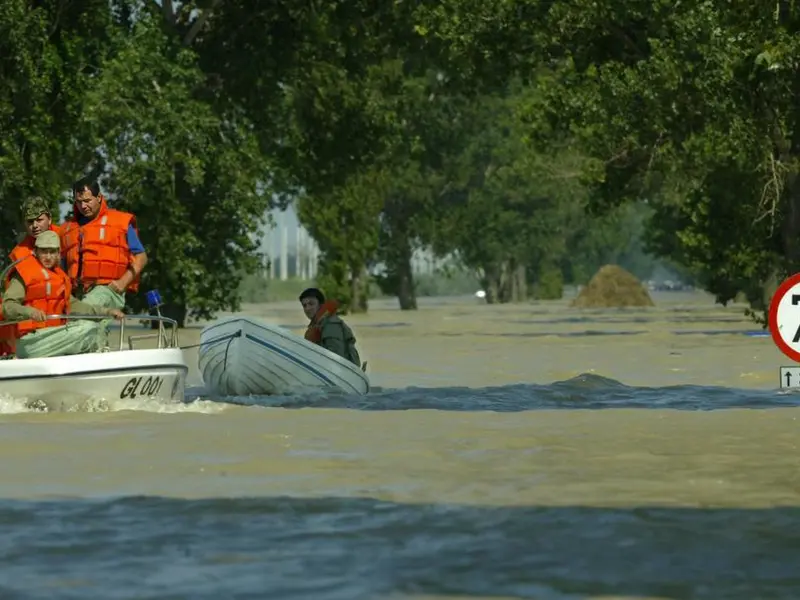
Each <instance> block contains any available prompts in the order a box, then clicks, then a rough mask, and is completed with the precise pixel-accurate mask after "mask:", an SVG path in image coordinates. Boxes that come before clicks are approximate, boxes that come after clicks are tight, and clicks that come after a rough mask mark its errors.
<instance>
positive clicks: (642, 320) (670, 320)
mask: <svg viewBox="0 0 800 600" xmlns="http://www.w3.org/2000/svg"><path fill="white" fill-rule="evenodd" d="M495 320H498V321H507V322H508V323H526V324H532V325H544V324H551V325H554V324H557V323H664V322H667V323H750V324H752V322H750V321H749V320H748V319H747V318H746V317H712V316H709V317H693V316H688V315H684V316H680V317H666V316H665V317H661V318H659V317H657V316H652V317H644V316H643V317H636V316H630V317H604V316H602V315H597V316H595V317H586V316H576V317H553V318H551V319H503V318H502V317H500V318H496V319H495Z"/></svg>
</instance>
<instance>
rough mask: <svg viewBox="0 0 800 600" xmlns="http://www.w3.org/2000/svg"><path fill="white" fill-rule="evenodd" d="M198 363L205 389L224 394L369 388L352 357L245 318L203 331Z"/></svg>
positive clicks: (357, 391)
mask: <svg viewBox="0 0 800 600" xmlns="http://www.w3.org/2000/svg"><path fill="white" fill-rule="evenodd" d="M198 367H199V369H200V372H201V374H202V376H203V381H204V383H205V386H206V388H207V389H208V390H209V391H210V392H212V394H217V395H222V396H272V395H292V394H298V393H304V392H311V391H320V390H322V391H331V392H343V393H348V394H366V393H367V392H369V378H368V377H367V375H366V374H365V373H364V372H363V371H362V370H361V369H360V368H359V367H357V366H356V365H354V364H353V363H351V362H350V361H348V360H346V359H344V358H342V357H340V356H338V355H336V354H333V353H332V352H329V351H328V350H326V349H325V348H322V347H321V346H318V345H317V344H313V343H311V342H309V341H307V340H305V339H304V338H302V337H300V336H297V335H295V334H293V333H292V332H290V331H288V330H286V329H284V328H282V327H278V326H275V325H268V324H265V323H261V322H259V321H255V320H253V319H249V318H246V317H230V318H227V319H223V320H220V321H218V322H217V323H214V324H212V325H208V326H206V327H205V328H204V329H203V331H202V332H201V334H200V350H199V358H198Z"/></svg>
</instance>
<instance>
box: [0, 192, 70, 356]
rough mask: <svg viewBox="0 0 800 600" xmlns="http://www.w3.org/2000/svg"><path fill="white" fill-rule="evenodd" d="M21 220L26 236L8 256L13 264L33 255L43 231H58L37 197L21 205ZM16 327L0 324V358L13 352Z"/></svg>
mask: <svg viewBox="0 0 800 600" xmlns="http://www.w3.org/2000/svg"><path fill="white" fill-rule="evenodd" d="M22 220H23V223H24V225H25V229H26V232H27V235H26V236H25V238H24V239H23V240H22V241H21V242H20V243H19V244H17V245H16V246H15V247H14V249H13V250H11V253H10V254H9V255H8V257H9V259H11V262H12V263H13V262H15V261H18V260H20V259H21V258H24V257H25V256H29V255H30V254H32V253H33V242H34V241H35V240H36V236H37V235H39V234H40V233H42V232H43V231H48V230H49V231H58V228H57V227H55V226H53V224H52V220H51V217H50V207H49V206H47V202H45V201H44V199H43V198H41V197H39V196H31V197H30V198H27V199H26V200H25V201H24V202H23V203H22ZM2 318H3V310H2V304H0V319H2ZM16 334H17V327H16V325H2V323H1V322H0V356H11V355H13V354H14V352H15V347H16V341H15V340H16V337H17V335H16Z"/></svg>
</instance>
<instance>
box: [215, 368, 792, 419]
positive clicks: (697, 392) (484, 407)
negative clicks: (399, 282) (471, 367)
mask: <svg viewBox="0 0 800 600" xmlns="http://www.w3.org/2000/svg"><path fill="white" fill-rule="evenodd" d="M224 401H226V402H230V403H232V404H241V405H247V406H270V407H280V408H309V407H317V408H351V409H358V410H419V409H430V410H453V411H459V410H460V411H497V412H518V411H526V410H554V409H560V410H574V409H609V408H652V409H674V410H697V411H708V410H721V409H730V408H754V409H763V408H786V407H797V406H800V394H798V393H796V392H787V391H782V390H747V389H738V388H728V387H716V386H700V385H675V386H665V387H636V386H629V385H625V384H623V383H620V382H619V381H616V380H614V379H609V378H606V377H601V376H598V375H593V374H583V375H579V376H577V377H574V378H572V379H568V380H565V381H559V382H556V383H551V384H547V385H534V384H516V385H504V386H497V387H485V388H467V387H441V388H419V387H408V388H403V389H391V390H383V391H374V392H372V393H370V394H368V395H366V396H349V395H344V394H320V393H313V394H298V395H296V396H251V397H228V398H224Z"/></svg>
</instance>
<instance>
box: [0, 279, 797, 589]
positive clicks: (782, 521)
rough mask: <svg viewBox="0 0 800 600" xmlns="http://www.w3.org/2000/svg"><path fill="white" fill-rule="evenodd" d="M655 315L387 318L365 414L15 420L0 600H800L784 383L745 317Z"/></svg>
mask: <svg viewBox="0 0 800 600" xmlns="http://www.w3.org/2000/svg"><path fill="white" fill-rule="evenodd" d="M654 300H655V301H656V304H657V306H656V307H655V308H651V309H643V310H630V309H629V310H594V311H592V310H575V309H571V308H569V306H568V301H567V300H565V301H560V302H547V303H538V304H526V305H518V306H499V307H498V306H487V305H483V304H479V303H478V301H477V300H474V299H472V298H466V299H465V298H460V299H422V301H421V303H420V304H421V306H420V310H419V311H417V312H402V311H399V310H397V309H396V304H395V303H394V302H390V301H376V302H373V303H372V304H371V308H370V312H369V314H368V315H363V316H362V315H353V316H349V317H347V318H346V319H347V321H348V323H349V324H350V325H351V326H352V328H353V329H354V331H355V333H356V336H357V338H358V343H359V350H360V352H361V355H362V360H367V361H368V362H369V374H370V376H371V379H372V383H373V385H374V386H376V388H377V389H376V390H375V391H374V392H373V393H371V394H370V395H368V396H366V397H353V398H349V397H342V396H336V395H331V396H329V397H314V398H310V397H306V398H303V397H296V398H261V399H258V398H256V399H248V402H249V403H250V405H249V406H240V405H234V404H228V403H221V402H214V401H210V400H208V399H204V398H202V397H201V398H199V399H197V400H195V401H193V402H190V403H187V404H186V405H181V406H161V405H155V404H152V403H150V404H148V403H147V402H139V403H138V404H137V403H133V402H129V403H120V402H106V403H100V404H98V405H97V406H98V410H96V411H94V412H76V413H34V412H26V411H25V410H24V409H23V404H22V403H20V402H18V401H16V400H15V399H13V398H4V399H2V400H0V410H2V412H3V413H4V414H2V415H0V459H1V461H0V465H2V466H0V474H1V475H2V477H0V498H2V500H0V527H2V531H3V535H2V536H0V562H1V563H2V564H3V568H2V569H0V597H2V598H4V599H5V598H9V599H10V598H25V599H38V598H42V599H45V598H46V599H53V598H65V599H67V598H69V599H71V598H80V599H87V598H103V599H113V598H125V599H128V598H131V599H133V598H136V599H145V598H148V599H149V598H153V599H155V598H159V599H162V598H163V599H166V598H176V599H177V598H192V599H195V598H197V599H206V598H208V599H212V598H213V599H218V598H220V599H221V598H276V599H278V598H281V599H283V598H286V599H300V598H308V599H313V600H332V599H343V600H344V599H346V600H354V599H361V598H364V599H367V598H389V599H400V598H404V599H410V598H414V599H416V600H420V599H422V598H427V599H436V600H444V599H445V598H448V599H453V600H455V599H462V600H463V599H466V598H470V599H472V598H484V599H489V598H494V599H500V598H543V599H550V598H552V599H563V598H595V599H597V598H604V599H610V598H625V599H631V598H659V599H667V598H669V599H684V598H691V599H695V598H703V599H706V598H720V599H725V600H729V599H733V598H737V599H739V598H741V599H742V600H744V599H747V600H751V599H765V598H781V599H783V598H785V599H790V598H791V599H795V598H799V597H800V568H798V565H800V545H798V543H797V540H798V539H800V508H798V507H799V506H800V502H799V501H800V457H799V455H798V447H797V440H798V415H800V410H799V409H798V404H800V403H798V396H797V395H796V394H795V393H793V392H789V391H786V390H779V389H778V387H779V382H778V368H779V367H780V366H781V365H789V364H791V363H790V362H789V360H788V359H786V358H784V357H782V355H781V354H780V353H779V352H778V350H777V349H776V348H775V347H774V346H773V344H772V341H771V339H770V338H769V337H763V336H761V337H759V336H757V335H750V334H749V333H752V332H758V331H760V330H759V328H758V327H757V326H755V325H754V324H753V323H751V322H749V321H748V320H747V319H746V318H745V317H743V316H742V311H743V307H742V306H731V307H728V308H723V307H721V306H715V305H714V304H713V301H712V300H711V299H710V298H709V297H708V296H706V295H703V294H694V293H692V294H688V293H656V294H654ZM242 312H243V313H245V314H249V315H251V316H257V317H259V318H263V319H264V320H266V321H268V322H271V323H277V324H281V325H284V326H287V327H289V328H290V329H292V330H294V331H296V332H297V333H302V330H303V328H304V321H305V319H304V317H303V314H302V312H301V310H300V306H299V304H298V303H280V304H270V305H250V306H245V307H243V311H242ZM198 336H199V327H194V328H188V329H186V330H184V331H182V332H181V341H182V343H183V344H185V345H190V344H192V343H195V342H196V341H197V339H198ZM186 355H187V360H188V361H189V362H190V364H191V365H192V369H193V370H192V372H191V374H190V384H191V385H193V386H198V385H200V384H201V383H202V382H201V381H200V379H199V373H198V372H197V368H196V351H195V350H187V352H186ZM1 392H2V390H0V394H1Z"/></svg>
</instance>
